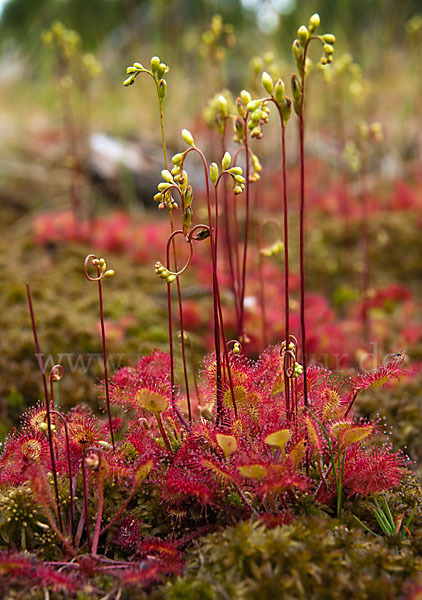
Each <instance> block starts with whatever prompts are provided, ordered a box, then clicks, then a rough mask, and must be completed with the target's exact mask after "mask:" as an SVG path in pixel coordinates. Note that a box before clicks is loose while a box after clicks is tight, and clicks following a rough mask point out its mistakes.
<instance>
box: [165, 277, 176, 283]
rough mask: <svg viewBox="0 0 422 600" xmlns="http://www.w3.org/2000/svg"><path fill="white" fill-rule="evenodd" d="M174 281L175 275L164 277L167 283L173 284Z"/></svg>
mask: <svg viewBox="0 0 422 600" xmlns="http://www.w3.org/2000/svg"><path fill="white" fill-rule="evenodd" d="M175 279H176V275H167V277H166V281H167V283H173V281H175Z"/></svg>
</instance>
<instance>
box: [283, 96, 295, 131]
mask: <svg viewBox="0 0 422 600" xmlns="http://www.w3.org/2000/svg"><path fill="white" fill-rule="evenodd" d="M291 114H292V101H291V100H290V98H287V96H286V97H285V98H284V100H283V104H282V106H281V115H282V117H283V121H284V123H285V124H286V123H287V121H288V120H289V119H290V116H291Z"/></svg>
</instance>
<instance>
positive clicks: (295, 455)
mask: <svg viewBox="0 0 422 600" xmlns="http://www.w3.org/2000/svg"><path fill="white" fill-rule="evenodd" d="M304 456H305V440H299V441H298V443H297V444H296V445H295V446H294V447H293V448H292V449H291V450H290V452H289V457H290V458H291V460H292V461H293V463H294V464H295V465H296V466H298V465H299V463H300V461H301V460H302V459H303V457H304Z"/></svg>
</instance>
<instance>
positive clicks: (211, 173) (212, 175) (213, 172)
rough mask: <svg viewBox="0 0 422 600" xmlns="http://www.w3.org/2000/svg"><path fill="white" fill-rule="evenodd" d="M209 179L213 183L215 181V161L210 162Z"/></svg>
mask: <svg viewBox="0 0 422 600" xmlns="http://www.w3.org/2000/svg"><path fill="white" fill-rule="evenodd" d="M210 179H211V181H212V183H213V184H214V185H215V184H216V183H217V179H218V166H217V163H215V162H213V163H211V164H210Z"/></svg>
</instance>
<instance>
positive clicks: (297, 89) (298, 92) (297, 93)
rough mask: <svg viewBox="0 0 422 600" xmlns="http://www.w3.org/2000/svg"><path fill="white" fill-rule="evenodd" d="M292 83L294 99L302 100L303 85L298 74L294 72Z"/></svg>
mask: <svg viewBox="0 0 422 600" xmlns="http://www.w3.org/2000/svg"><path fill="white" fill-rule="evenodd" d="M291 85H292V94H293V98H294V100H296V101H297V102H300V100H301V98H302V86H301V85H300V81H299V78H298V76H297V75H295V74H294V73H293V75H292V79H291Z"/></svg>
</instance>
